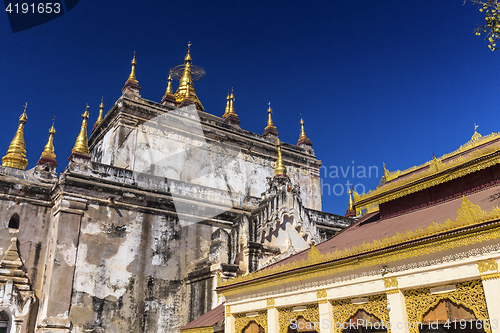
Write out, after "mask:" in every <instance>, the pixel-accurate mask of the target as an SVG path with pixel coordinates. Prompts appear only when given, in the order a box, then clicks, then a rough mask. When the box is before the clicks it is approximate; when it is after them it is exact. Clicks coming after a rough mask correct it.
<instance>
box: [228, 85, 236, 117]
mask: <svg viewBox="0 0 500 333" xmlns="http://www.w3.org/2000/svg"><path fill="white" fill-rule="evenodd" d="M227 116H233V117H238V115H237V114H236V112H234V95H233V88H231V95H230V96H229V112H228V113H227Z"/></svg>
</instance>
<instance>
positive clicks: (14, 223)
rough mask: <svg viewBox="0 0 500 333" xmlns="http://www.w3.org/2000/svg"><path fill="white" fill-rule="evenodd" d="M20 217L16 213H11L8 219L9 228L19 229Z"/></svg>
mask: <svg viewBox="0 0 500 333" xmlns="http://www.w3.org/2000/svg"><path fill="white" fill-rule="evenodd" d="M19 224H20V219H19V215H17V213H14V214H12V216H11V217H10V220H9V229H14V230H19Z"/></svg>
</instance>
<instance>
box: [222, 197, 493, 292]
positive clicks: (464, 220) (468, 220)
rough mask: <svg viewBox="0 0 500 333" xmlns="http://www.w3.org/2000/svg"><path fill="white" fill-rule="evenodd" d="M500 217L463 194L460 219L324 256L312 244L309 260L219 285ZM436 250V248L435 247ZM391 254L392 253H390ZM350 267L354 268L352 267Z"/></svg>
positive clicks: (380, 247) (458, 217)
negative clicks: (483, 208)
mask: <svg viewBox="0 0 500 333" xmlns="http://www.w3.org/2000/svg"><path fill="white" fill-rule="evenodd" d="M499 218H500V208H498V207H495V208H493V209H492V210H491V212H489V213H488V212H486V211H484V210H482V209H481V207H480V206H479V205H475V204H473V203H472V202H470V201H469V200H468V199H467V198H466V197H465V196H464V197H463V198H462V206H461V207H460V209H459V210H458V212H457V218H456V219H455V220H453V221H450V220H446V221H445V222H443V223H440V224H439V223H436V222H433V223H432V224H431V225H430V226H429V227H427V228H425V229H418V230H415V231H412V230H410V231H407V232H406V233H405V234H400V233H397V234H396V235H394V236H392V237H391V238H388V237H386V238H384V239H381V240H374V241H373V242H372V243H363V244H361V245H359V246H354V247H352V248H350V249H345V250H342V251H334V252H330V253H326V254H324V255H323V254H321V253H320V252H319V250H318V249H317V248H316V247H314V246H311V248H310V250H309V254H308V258H307V259H303V260H300V261H294V262H291V263H289V264H285V265H279V266H276V267H273V268H269V269H264V270H260V271H257V272H253V273H250V274H247V275H243V276H240V277H237V278H234V279H231V280H227V281H224V282H223V283H222V284H221V285H220V286H228V285H232V284H236V283H240V282H244V281H249V280H253V279H256V278H259V277H265V276H270V275H274V274H277V273H281V272H286V271H291V270H295V269H298V268H302V267H306V266H311V265H316V264H320V263H324V262H327V261H331V260H337V259H341V258H345V257H348V256H352V255H358V254H361V253H364V252H368V251H374V250H379V249H383V248H386V247H389V246H393V245H397V244H399V243H402V242H405V241H415V240H417V239H419V238H423V237H428V236H432V235H435V234H438V233H441V232H445V231H450V230H453V229H458V228H462V227H465V226H469V225H472V224H475V223H478V222H484V221H488V220H496V219H499ZM451 237H455V236H451ZM467 237H472V236H467ZM472 239H474V238H472ZM442 246H443V247H444V248H446V246H447V245H446V244H443V245H442ZM432 250H433V249H431V248H429V251H430V252H429V253H432V252H433V251H432ZM436 252H437V250H436ZM391 253H393V252H391ZM391 253H389V254H384V256H389V257H390V256H391ZM417 255H420V254H417ZM380 264H385V262H384V261H381V262H380ZM349 269H352V267H351V268H349ZM302 274H303V273H302ZM223 294H226V292H223ZM227 295H229V294H227Z"/></svg>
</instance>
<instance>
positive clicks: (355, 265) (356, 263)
mask: <svg viewBox="0 0 500 333" xmlns="http://www.w3.org/2000/svg"><path fill="white" fill-rule="evenodd" d="M498 238H500V227H499V226H494V227H486V228H483V229H479V230H476V231H475V232H474V233H461V234H452V235H448V236H446V237H443V238H440V239H434V240H432V241H428V242H425V243H420V244H414V245H411V246H407V247H403V248H401V249H398V250H391V251H385V252H382V253H377V254H373V255H368V256H365V257H362V258H359V259H358V258H357V259H355V260H346V261H344V262H341V263H333V264H331V265H325V266H321V267H314V268H310V269H309V270H306V271H299V272H297V271H292V272H289V273H288V274H285V275H282V276H279V277H273V278H269V279H265V280H261V281H258V282H254V283H252V284H246V285H241V286H235V287H232V288H230V289H226V290H222V291H220V293H221V294H222V295H224V296H229V295H235V294H238V293H240V292H248V291H255V290H259V289H263V288H269V287H275V286H279V285H283V284H286V283H293V282H297V281H305V280H308V279H314V278H319V277H325V276H331V275H336V274H339V273H342V272H347V271H350V270H354V269H360V268H364V267H371V266H377V265H382V264H387V263H389V262H394V261H399V260H404V259H407V258H416V257H419V256H423V255H428V254H431V253H437V252H440V251H445V250H449V249H454V248H458V247H462V246H466V245H471V244H476V243H482V242H486V241H489V240H493V239H498ZM300 264H304V263H303V262H296V263H295V265H297V266H296V267H297V268H298V267H300V266H299V265H300ZM285 267H286V269H282V271H286V270H289V269H292V268H290V267H289V266H288V265H286V266H285ZM278 268H280V266H279V267H278ZM270 271H271V270H270ZM260 272H265V270H264V271H260ZM278 272H279V271H275V270H272V273H269V275H270V274H276V273H278ZM252 278H256V276H253V277H252ZM232 281H237V282H241V280H239V279H238V280H237V279H234V280H232Z"/></svg>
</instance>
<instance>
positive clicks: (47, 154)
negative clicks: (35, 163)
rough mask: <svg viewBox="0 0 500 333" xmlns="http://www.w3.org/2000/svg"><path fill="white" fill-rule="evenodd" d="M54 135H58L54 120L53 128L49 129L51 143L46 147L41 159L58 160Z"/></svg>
mask: <svg viewBox="0 0 500 333" xmlns="http://www.w3.org/2000/svg"><path fill="white" fill-rule="evenodd" d="M54 134H56V130H55V129H54V119H52V127H51V128H50V129H49V141H48V142H47V144H46V145H45V149H44V150H43V152H42V156H40V158H43V157H45V158H51V159H54V160H55V159H56V154H55V153H54Z"/></svg>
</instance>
